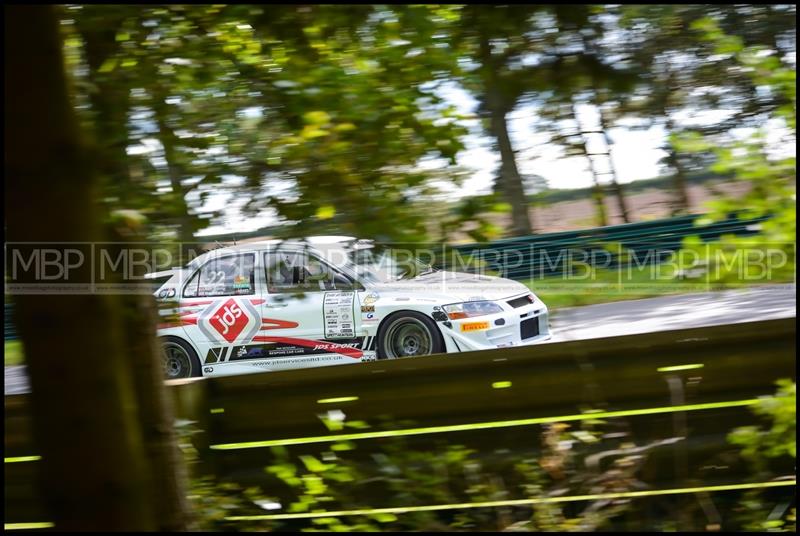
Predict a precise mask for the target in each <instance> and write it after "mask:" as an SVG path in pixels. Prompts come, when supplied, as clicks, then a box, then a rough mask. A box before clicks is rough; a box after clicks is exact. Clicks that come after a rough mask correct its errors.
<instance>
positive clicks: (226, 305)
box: [197, 298, 261, 343]
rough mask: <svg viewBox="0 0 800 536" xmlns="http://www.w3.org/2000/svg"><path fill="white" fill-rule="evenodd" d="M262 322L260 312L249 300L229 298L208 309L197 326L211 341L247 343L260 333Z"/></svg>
mask: <svg viewBox="0 0 800 536" xmlns="http://www.w3.org/2000/svg"><path fill="white" fill-rule="evenodd" d="M260 320H261V319H260V317H259V315H258V311H257V310H256V309H255V307H253V305H252V304H251V303H250V301H249V300H246V299H245V300H237V299H236V298H228V299H227V300H224V301H223V300H219V301H216V302H214V303H212V304H211V305H209V306H208V307H206V308H205V310H203V312H202V313H201V314H200V321H199V322H198V323H197V325H198V327H199V328H200V330H201V331H202V332H203V334H205V335H206V337H208V338H209V339H210V340H215V341H221V342H227V343H232V342H234V341H242V342H244V343H246V342H249V341H250V340H252V338H253V336H255V334H256V333H258V328H259V326H260V324H261V322H260Z"/></svg>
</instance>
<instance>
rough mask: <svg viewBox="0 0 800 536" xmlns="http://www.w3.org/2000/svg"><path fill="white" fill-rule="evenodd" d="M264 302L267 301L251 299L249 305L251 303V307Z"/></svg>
mask: <svg viewBox="0 0 800 536" xmlns="http://www.w3.org/2000/svg"><path fill="white" fill-rule="evenodd" d="M266 301H267V300H263V299H251V300H250V303H252V304H253V305H261V304H262V303H264V302H266Z"/></svg>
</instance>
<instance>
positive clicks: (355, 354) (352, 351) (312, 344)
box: [253, 335, 364, 359]
mask: <svg viewBox="0 0 800 536" xmlns="http://www.w3.org/2000/svg"><path fill="white" fill-rule="evenodd" d="M253 341H254V342H282V343H286V344H294V345H295V346H303V347H304V348H316V347H319V349H320V350H328V351H329V352H333V353H336V354H342V355H344V356H347V357H352V358H353V359H358V358H360V357H361V356H362V355H364V352H362V351H361V350H359V349H357V348H350V347H349V346H341V345H339V344H337V343H335V342H327V341H311V340H308V339H295V338H293V337H267V336H264V335H259V336H256V337H253Z"/></svg>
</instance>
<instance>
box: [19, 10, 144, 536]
mask: <svg viewBox="0 0 800 536" xmlns="http://www.w3.org/2000/svg"><path fill="white" fill-rule="evenodd" d="M5 15H6V16H5V50H6V54H5V79H6V81H5V108H6V122H5V134H6V144H7V145H6V169H5V173H6V181H7V182H6V194H7V196H6V224H7V231H8V239H9V242H35V241H49V242H51V243H53V242H58V243H64V242H83V243H91V244H94V243H96V242H98V241H100V240H102V235H101V233H100V229H99V225H98V224H97V222H98V221H101V219H102V218H101V215H100V213H99V210H98V207H97V206H96V205H95V203H94V201H93V199H94V195H95V194H96V192H95V188H96V180H95V176H96V175H95V173H94V170H93V169H92V161H91V159H90V154H89V153H90V151H89V150H88V149H87V147H86V145H85V144H84V142H83V141H82V138H81V136H80V132H79V127H78V123H77V119H76V117H75V113H74V111H73V108H72V105H71V103H70V101H69V96H68V91H67V82H66V78H65V73H64V63H63V56H62V43H61V38H60V34H59V21H58V18H57V16H56V11H55V8H54V7H52V6H45V5H41V6H39V5H37V6H13V5H12V6H8V7H6V10H5ZM53 218H57V220H54V219H53ZM61 247H64V246H61ZM70 247H77V246H75V245H74V244H73V245H71V246H70ZM88 249H89V248H88V247H84V248H83V250H84V252H87V250H88ZM92 268H93V267H92V266H91V262H84V263H82V264H81V265H80V266H79V267H78V268H74V269H73V270H72V271H71V272H70V276H69V282H70V283H87V282H89V281H91V278H92ZM16 282H21V283H24V282H27V283H36V282H37V278H36V277H35V274H34V272H33V271H27V272H24V275H22V276H20V277H18V278H17V279H16ZM61 282H63V281H61ZM116 298H117V297H115V296H110V295H103V294H97V293H89V292H84V293H77V292H75V293H71V294H66V293H54V292H50V293H47V294H37V295H31V294H20V295H18V296H16V298H15V302H16V312H17V326H18V329H19V335H20V338H21V339H22V342H23V347H24V351H25V358H26V362H27V365H28V372H29V374H30V379H31V388H32V395H31V409H32V417H33V432H34V439H35V442H36V444H37V447H38V449H39V450H38V452H37V454H40V455H41V456H42V460H41V462H39V463H40V464H41V469H42V477H43V486H42V488H41V489H42V491H43V493H44V501H45V506H46V508H47V510H48V512H49V514H50V516H51V517H50V520H51V521H53V522H54V523H55V527H56V529H57V530H80V531H91V530H97V531H99V530H103V531H116V530H135V531H138V530H154V529H156V528H157V525H156V521H155V515H154V506H153V503H152V500H153V494H152V493H151V491H152V482H151V479H150V475H151V471H150V463H149V460H148V459H147V458H146V456H145V448H144V445H143V437H142V431H141V428H140V426H139V423H138V408H137V401H136V394H135V390H134V385H133V380H132V379H131V376H130V372H129V370H130V367H129V364H128V356H126V355H125V354H124V352H123V344H124V333H123V329H122V325H121V321H120V317H119V314H118V300H117V299H116ZM137 357H138V356H137Z"/></svg>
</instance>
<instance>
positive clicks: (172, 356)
mask: <svg viewBox="0 0 800 536" xmlns="http://www.w3.org/2000/svg"><path fill="white" fill-rule="evenodd" d="M161 358H162V360H163V361H162V364H163V366H164V378H166V379H167V380H177V379H178V378H192V377H197V376H200V359H198V357H197V352H195V351H194V348H192V347H191V346H190V345H189V343H187V342H186V341H184V340H182V339H179V338H178V337H162V338H161Z"/></svg>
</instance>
